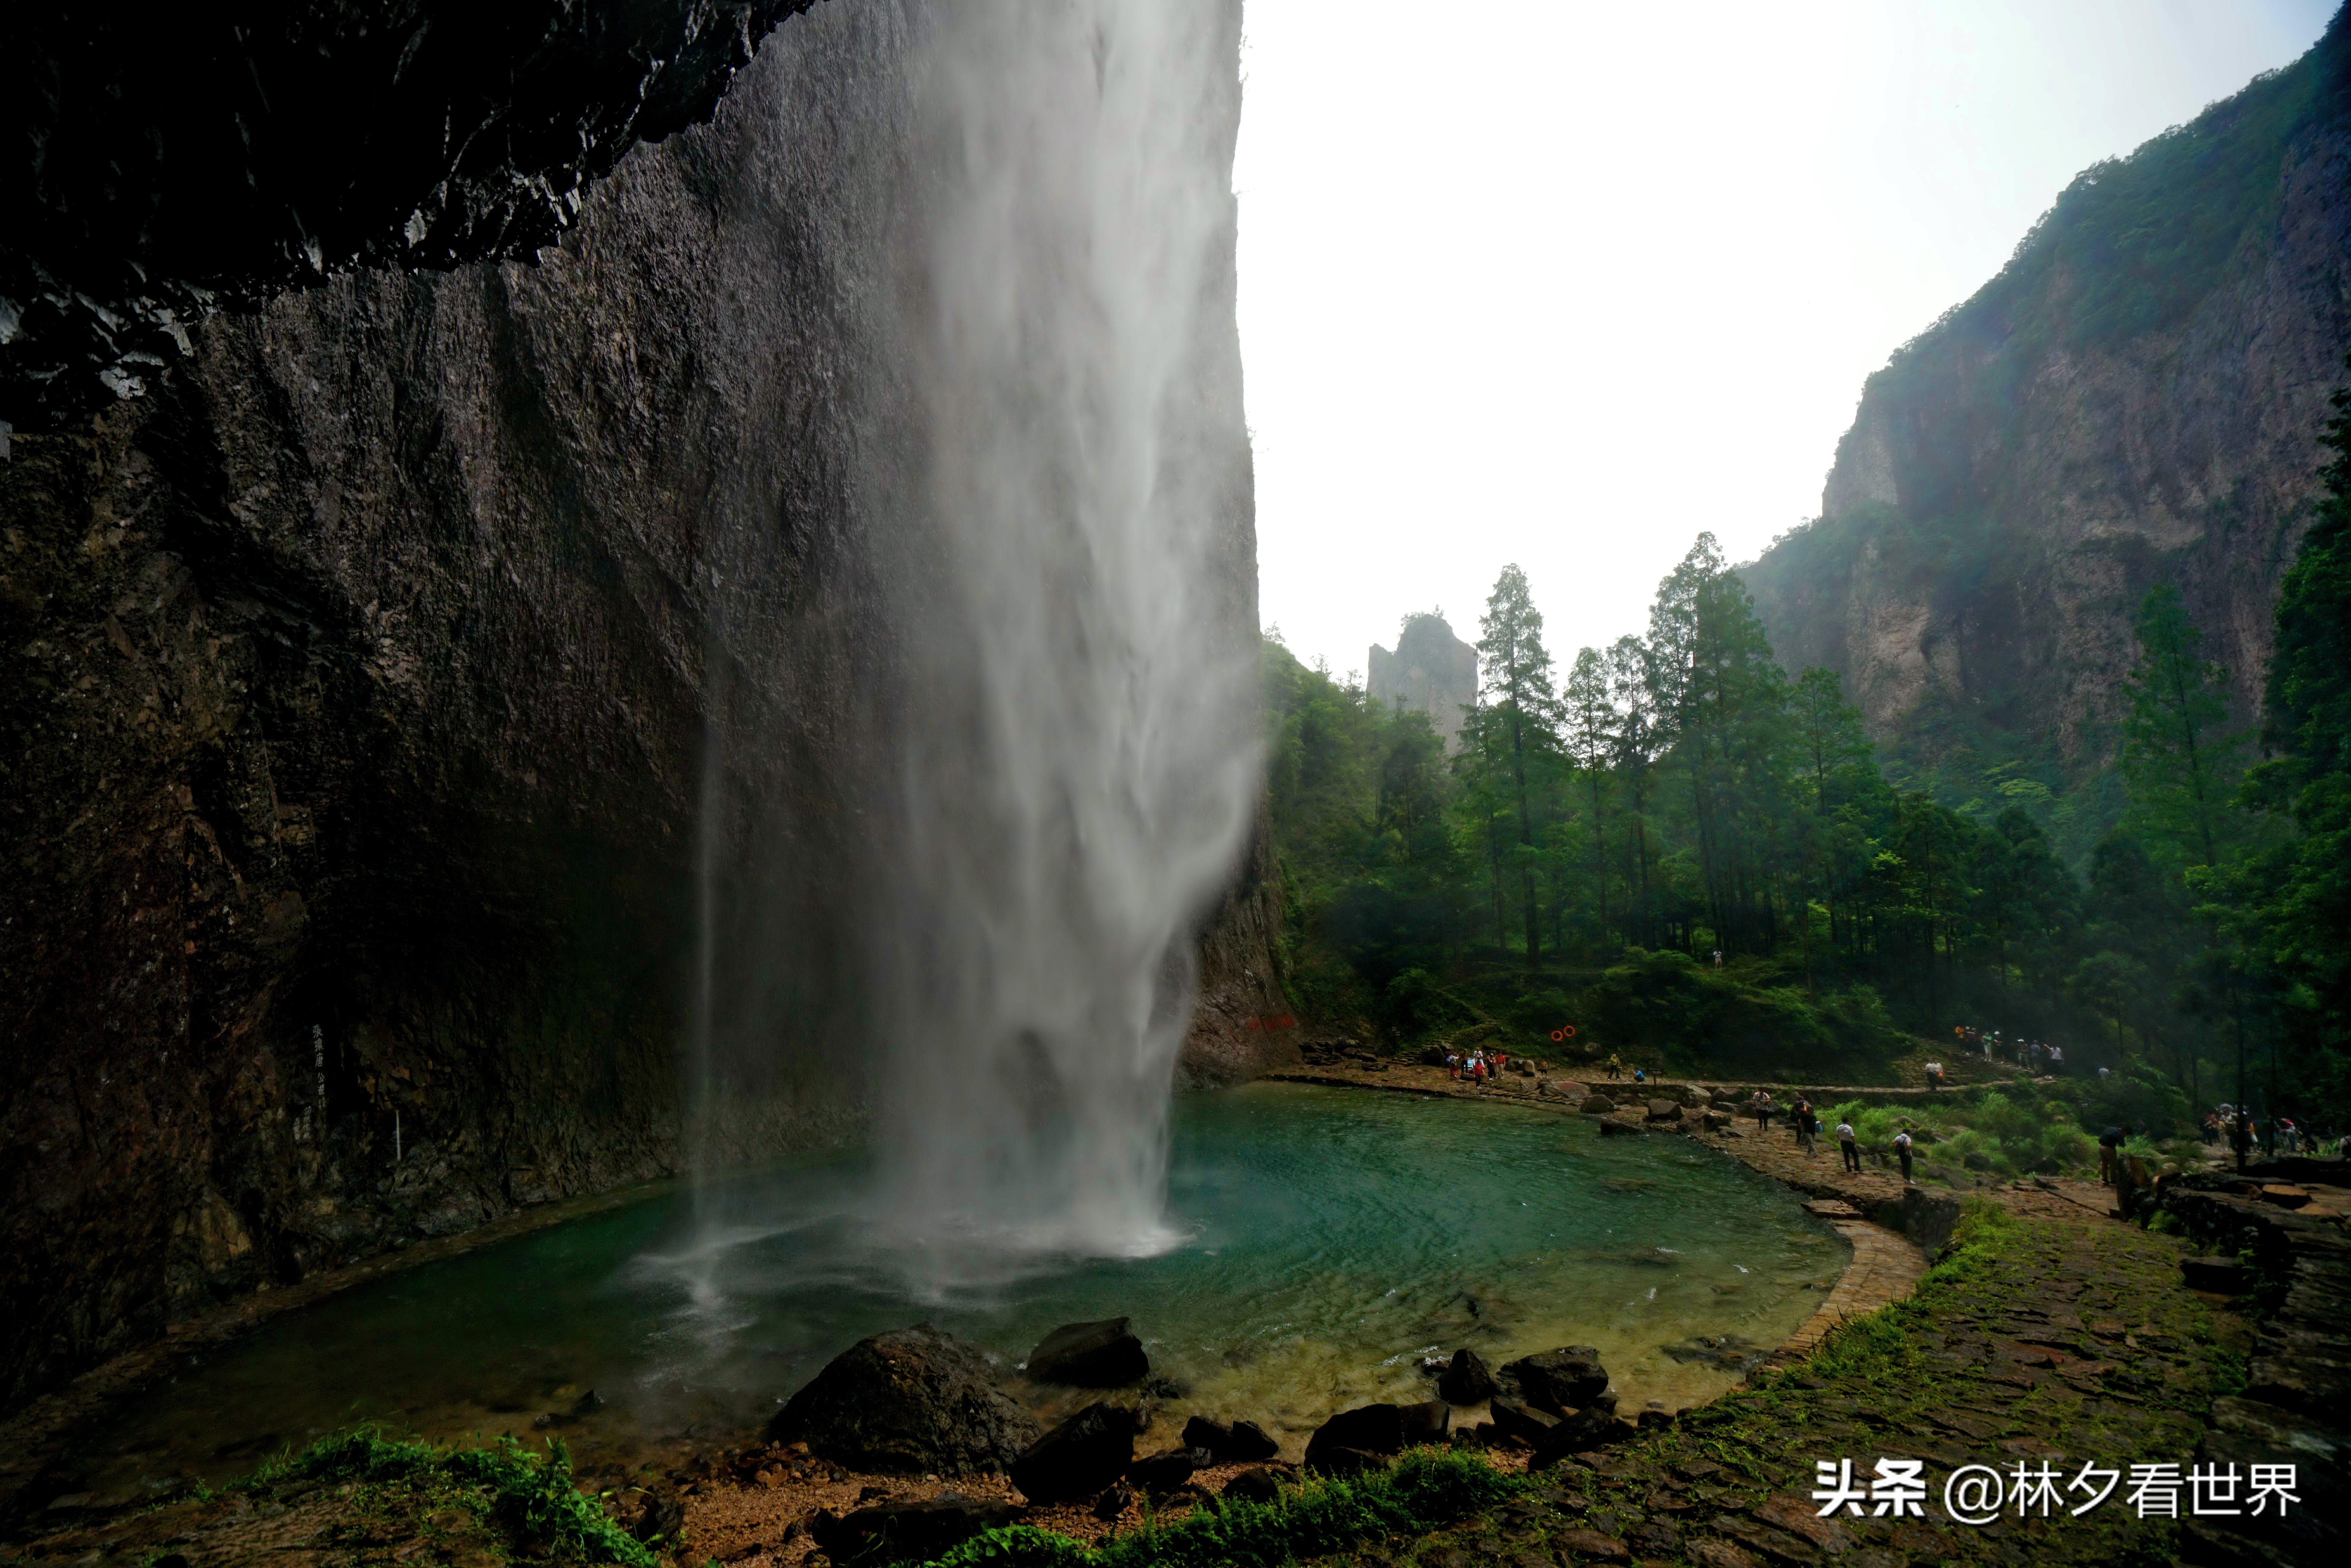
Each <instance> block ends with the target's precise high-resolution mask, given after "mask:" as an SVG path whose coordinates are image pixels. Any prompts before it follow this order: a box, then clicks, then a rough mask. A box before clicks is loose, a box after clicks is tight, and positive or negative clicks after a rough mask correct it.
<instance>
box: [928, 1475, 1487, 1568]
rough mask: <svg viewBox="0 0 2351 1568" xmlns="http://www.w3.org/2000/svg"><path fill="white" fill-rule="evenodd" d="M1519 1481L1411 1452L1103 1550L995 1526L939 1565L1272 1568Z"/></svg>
mask: <svg viewBox="0 0 2351 1568" xmlns="http://www.w3.org/2000/svg"><path fill="white" fill-rule="evenodd" d="M1523 1485H1524V1483H1523V1482H1521V1481H1520V1480H1518V1479H1514V1478H1512V1477H1510V1476H1506V1475H1503V1474H1502V1473H1501V1472H1500V1471H1499V1470H1497V1469H1494V1468H1493V1467H1492V1466H1491V1465H1489V1464H1488V1463H1487V1462H1486V1461H1485V1460H1484V1459H1483V1458H1479V1457H1478V1456H1477V1455H1475V1454H1462V1453H1454V1452H1449V1451H1447V1450H1446V1449H1442V1448H1417V1449H1415V1450H1414V1451H1413V1452H1411V1453H1408V1454H1406V1455H1405V1457H1404V1458H1401V1459H1399V1460H1397V1461H1396V1463H1395V1467H1394V1468H1393V1469H1386V1470H1378V1471H1374V1472H1373V1473H1371V1474H1369V1475H1364V1476H1358V1477H1355V1478H1353V1479H1317V1480H1310V1481H1308V1482H1307V1483H1306V1484H1305V1485H1304V1486H1302V1487H1300V1488H1299V1489H1297V1490H1294V1491H1286V1492H1284V1493H1283V1495H1282V1496H1281V1498H1280V1500H1277V1501H1274V1502H1270V1503H1252V1502H1238V1501H1232V1502H1220V1503H1218V1504H1217V1505H1215V1506H1212V1507H1208V1508H1203V1509H1201V1510H1199V1511H1196V1512H1194V1513H1192V1514H1191V1515H1190V1516H1188V1517H1186V1518H1184V1519H1180V1520H1177V1521H1175V1522H1174V1523H1172V1524H1163V1525H1152V1526H1149V1527H1147V1528H1145V1529H1144V1530H1140V1531H1135V1532H1134V1534H1132V1535H1127V1536H1123V1537H1121V1538H1120V1539H1118V1540H1116V1541H1113V1542H1110V1543H1109V1544H1107V1545H1105V1546H1101V1547H1094V1548H1089V1547H1085V1546H1081V1545H1080V1544H1079V1543H1078V1542H1074V1541H1071V1540H1070V1539H1068V1538H1067V1537H1065V1536H1060V1535H1054V1534H1050V1533H1049V1532H1048V1531H1042V1530H1038V1529H1036V1528H1034V1527H1033V1526H1029V1525H1014V1526H1012V1527H1010V1528H1009V1529H1006V1530H991V1531H988V1532H987V1534H985V1535H982V1536H978V1537H977V1538H975V1539H973V1540H971V1541H967V1542H964V1544H963V1545H961V1546H958V1547H956V1549H955V1550H954V1551H953V1552H948V1553H947V1554H946V1556H944V1557H942V1558H939V1559H938V1560H937V1563H936V1565H935V1568H1146V1565H1149V1568H1218V1565H1221V1564H1226V1563H1231V1564H1235V1565H1237V1568H1275V1565H1276V1564H1279V1563H1290V1562H1293V1561H1295V1560H1296V1559H1298V1558H1301V1557H1311V1556H1316V1555H1320V1554H1322V1553H1325V1552H1343V1551H1345V1550H1347V1549H1348V1548H1350V1547H1353V1546H1355V1545H1358V1544H1360V1543H1362V1542H1365V1541H1370V1540H1374V1539H1377V1538H1379V1537H1382V1536H1389V1535H1395V1536H1404V1537H1407V1538H1410V1537H1415V1536H1419V1535H1423V1534H1426V1533H1427V1532H1428V1531H1432V1530H1437V1529H1441V1528H1443V1527H1444V1526H1446V1525H1447V1524H1450V1523H1452V1522H1453V1521H1456V1520H1458V1519H1461V1518H1463V1517H1465V1516H1467V1515H1468V1514H1470V1513H1474V1512H1476V1511H1479V1510H1481V1509H1485V1508H1489V1507H1491V1506H1492V1505H1493V1504H1495V1503H1498V1502H1499V1501H1501V1500H1503V1499H1505V1498H1507V1497H1509V1496H1510V1495H1511V1494H1512V1493H1514V1492H1516V1491H1518V1490H1520V1488H1521V1487H1522V1486H1523Z"/></svg>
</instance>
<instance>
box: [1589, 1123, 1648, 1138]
mask: <svg viewBox="0 0 2351 1568" xmlns="http://www.w3.org/2000/svg"><path fill="white" fill-rule="evenodd" d="M1648 1130H1649V1129H1648V1127H1647V1125H1646V1124H1642V1123H1634V1122H1614V1121H1604V1122H1602V1123H1601V1124H1600V1135H1601V1136H1602V1137H1604V1138H1637V1137H1640V1136H1641V1135H1643V1134H1646V1133H1647V1132H1648Z"/></svg>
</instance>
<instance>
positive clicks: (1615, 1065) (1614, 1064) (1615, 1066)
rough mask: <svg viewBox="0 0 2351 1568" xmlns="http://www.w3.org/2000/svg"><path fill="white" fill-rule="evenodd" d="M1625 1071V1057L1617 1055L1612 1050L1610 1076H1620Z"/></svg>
mask: <svg viewBox="0 0 2351 1568" xmlns="http://www.w3.org/2000/svg"><path fill="white" fill-rule="evenodd" d="M1624 1071H1625V1059H1624V1058H1623V1057H1621V1056H1619V1055H1617V1054H1616V1053H1615V1052H1614V1051H1610V1052H1609V1053H1608V1076H1609V1077H1611V1078H1615V1077H1619V1076H1621V1075H1622V1074H1623V1072H1624Z"/></svg>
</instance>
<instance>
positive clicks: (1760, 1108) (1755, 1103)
mask: <svg viewBox="0 0 2351 1568" xmlns="http://www.w3.org/2000/svg"><path fill="white" fill-rule="evenodd" d="M1747 1105H1748V1109H1749V1110H1750V1111H1752V1112H1754V1113H1755V1130H1756V1131H1757V1132H1759V1133H1768V1132H1770V1131H1771V1091H1770V1090H1769V1089H1758V1090H1757V1091H1755V1098H1754V1099H1752V1100H1750V1101H1749V1102H1748V1103H1747Z"/></svg>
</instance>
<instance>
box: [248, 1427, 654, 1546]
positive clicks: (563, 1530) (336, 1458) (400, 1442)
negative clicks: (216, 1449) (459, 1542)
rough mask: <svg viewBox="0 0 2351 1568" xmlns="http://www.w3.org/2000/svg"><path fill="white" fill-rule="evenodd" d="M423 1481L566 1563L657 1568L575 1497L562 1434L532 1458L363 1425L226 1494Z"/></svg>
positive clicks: (511, 1444)
mask: <svg viewBox="0 0 2351 1568" xmlns="http://www.w3.org/2000/svg"><path fill="white" fill-rule="evenodd" d="M419 1480H423V1481H426V1482H428V1483H434V1482H437V1483H439V1484H440V1485H442V1486H444V1487H446V1488H447V1489H448V1490H450V1491H451V1492H452V1493H453V1494H454V1500H455V1501H458V1502H461V1503H464V1504H465V1505H466V1506H468V1507H470V1508H472V1509H474V1510H475V1511H476V1512H478V1513H480V1514H481V1515H482V1516H483V1517H484V1518H485V1519H487V1520H489V1521H492V1522H493V1523H495V1524H497V1525H499V1526H500V1527H502V1528H504V1529H505V1530H506V1531H508V1532H510V1533H512V1534H514V1535H516V1536H518V1537H520V1538H522V1539H524V1540H527V1541H530V1542H541V1543H544V1544H545V1545H547V1546H548V1547H550V1548H552V1549H553V1552H554V1553H555V1555H557V1556H559V1557H562V1558H564V1559H567V1560H571V1561H584V1562H589V1563H620V1564H622V1565H623V1568H655V1563H656V1561H657V1560H656V1558H655V1557H654V1554H653V1551H652V1550H651V1549H650V1548H648V1547H647V1546H646V1545H645V1544H644V1543H643V1542H639V1541H637V1540H636V1539H635V1538H634V1537H632V1536H631V1535H630V1534H629V1532H628V1531H624V1530H622V1528H621V1527H620V1525H619V1524H617V1523H615V1522H614V1521H612V1519H611V1517H610V1516H608V1515H607V1514H606V1513H605V1512H604V1510H603V1508H602V1507H601V1504H600V1503H599V1502H598V1500H596V1499H594V1498H591V1497H585V1496H582V1495H581V1494H580V1491H579V1490H577V1489H576V1488H575V1487H574V1486H573V1484H572V1479H571V1454H570V1450H569V1449H568V1448H565V1447H564V1445H563V1442H562V1440H561V1439H560V1438H553V1437H550V1438H549V1439H548V1444H547V1452H546V1453H545V1454H543V1455H542V1454H534V1453H532V1452H531V1451H530V1450H528V1448H524V1447H523V1446H522V1445H521V1444H520V1443H518V1442H517V1441H516V1440H515V1439H514V1438H512V1437H500V1438H498V1439H497V1440H496V1442H494V1443H492V1444H491V1445H490V1446H489V1447H487V1448H443V1447H441V1446H439V1445H438V1444H434V1443H430V1442H427V1441H425V1440H424V1439H423V1438H419V1437H385V1436H384V1435H383V1434H382V1433H381V1432H378V1431H374V1430H371V1429H370V1428H366V1427H361V1428H359V1429H357V1430H353V1431H349V1432H338V1433H336V1434H334V1435H333V1436H331V1437H322V1438H320V1439H319V1441H318V1442H316V1443H313V1444H312V1445H310V1447H308V1448H304V1449H301V1450H300V1451H298V1452H287V1453H284V1454H280V1455H278V1456H277V1457H276V1458H272V1459H270V1460H269V1461H268V1462H266V1464H264V1465H263V1466H262V1467H261V1468H260V1469H257V1470H256V1471H254V1473H253V1474H251V1475H250V1476H247V1477H246V1478H245V1479H242V1480H238V1481H234V1482H231V1483H230V1484H229V1485H228V1486H226V1487H225V1488H223V1489H222V1490H225V1491H232V1492H236V1491H260V1490H267V1489H269V1488H272V1487H277V1486H283V1485H286V1484H288V1483H290V1482H296V1481H318V1482H320V1483H322V1484H325V1483H333V1482H339V1481H351V1482H357V1483H359V1484H360V1485H363V1486H383V1485H388V1484H390V1483H393V1482H408V1483H414V1482H416V1481H419Z"/></svg>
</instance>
